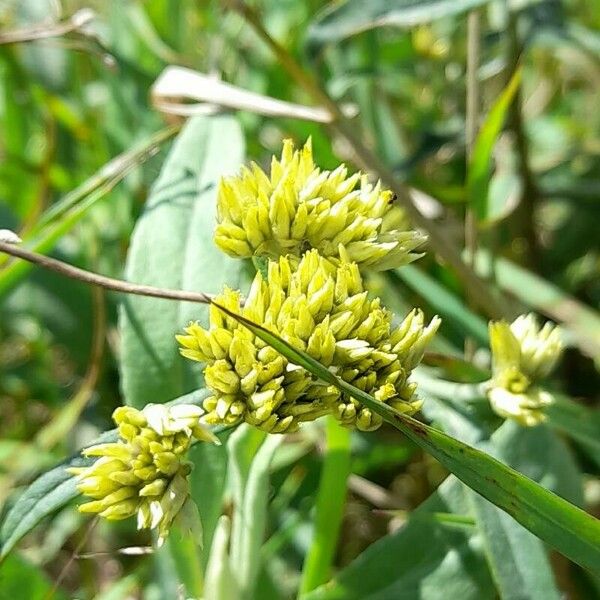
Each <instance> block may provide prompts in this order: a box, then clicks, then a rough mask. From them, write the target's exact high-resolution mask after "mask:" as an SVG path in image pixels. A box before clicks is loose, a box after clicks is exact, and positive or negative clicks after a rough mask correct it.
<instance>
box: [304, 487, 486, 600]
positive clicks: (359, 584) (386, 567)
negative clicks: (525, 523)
mask: <svg viewBox="0 0 600 600" xmlns="http://www.w3.org/2000/svg"><path fill="white" fill-rule="evenodd" d="M468 511H469V505H468V503H467V501H466V497H465V488H464V486H463V485H461V484H460V482H459V481H457V480H456V479H455V478H454V477H449V478H448V479H447V480H446V481H445V482H444V483H443V484H442V485H441V486H440V487H439V488H438V490H437V491H436V492H435V493H434V494H432V495H431V496H430V497H429V498H428V499H427V500H426V501H425V502H423V503H422V504H421V505H419V507H418V508H417V509H416V510H415V511H414V512H412V513H411V514H410V516H409V517H408V521H407V522H406V523H405V524H404V525H403V526H402V527H401V528H400V529H398V530H397V531H395V532H394V533H391V534H389V535H386V536H384V537H383V538H381V539H380V540H378V541H377V542H375V543H374V544H372V545H371V546H369V547H368V548H367V549H366V550H365V551H364V552H363V553H362V554H361V555H360V556H359V557H358V558H357V559H355V560H354V561H353V562H352V563H350V564H349V565H348V566H347V567H345V568H344V569H342V570H341V571H340V572H339V573H338V574H337V575H336V576H335V577H334V579H333V580H332V581H330V582H329V583H327V584H326V585H324V586H322V587H320V588H318V589H316V590H315V591H313V592H311V593H309V594H307V595H306V596H303V597H302V600H383V599H387V598H394V599H398V600H402V599H403V600H414V599H420V600H446V599H447V598H460V599H461V600H492V599H493V598H495V597H496V591H495V589H494V584H493V582H492V580H491V577H490V574H489V572H488V569H487V565H486V563H485V559H484V558H483V554H482V552H481V548H480V546H481V543H480V542H479V540H478V537H477V530H476V529H475V528H474V527H472V526H470V527H469V526H468V522H471V523H472V521H469V520H465V519H462V520H461V521H460V525H458V526H457V525H456V524H454V523H449V521H448V519H446V518H439V516H440V515H449V516H450V517H451V519H450V520H452V521H455V520H457V519H458V517H456V515H465V514H467V512H468ZM463 523H467V526H465V525H463Z"/></svg>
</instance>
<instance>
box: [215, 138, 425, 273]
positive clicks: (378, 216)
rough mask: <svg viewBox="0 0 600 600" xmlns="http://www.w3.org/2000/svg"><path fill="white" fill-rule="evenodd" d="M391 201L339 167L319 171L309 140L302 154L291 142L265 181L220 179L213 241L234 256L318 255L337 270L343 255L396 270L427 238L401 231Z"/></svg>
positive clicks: (248, 172)
mask: <svg viewBox="0 0 600 600" xmlns="http://www.w3.org/2000/svg"><path fill="white" fill-rule="evenodd" d="M393 199H394V195H393V193H392V192H391V191H389V190H384V189H382V187H381V184H380V183H377V184H375V185H371V184H370V183H369V182H368V180H367V177H366V176H365V175H363V174H361V173H355V174H354V175H348V170H347V169H346V167H345V166H344V165H340V166H339V167H338V168H337V169H335V170H334V171H321V169H319V168H318V167H317V166H316V165H315V163H314V161H313V155H312V146H311V141H310V139H309V140H308V142H306V144H305V145H304V147H303V148H302V149H301V150H294V146H293V143H292V141H291V140H286V141H285V142H284V144H283V153H282V155H281V159H280V160H277V159H276V158H275V157H273V160H272V162H271V172H270V174H269V175H267V174H266V173H265V172H264V171H263V170H262V169H261V168H260V167H259V166H258V165H256V164H254V163H253V164H252V165H251V167H250V168H246V167H244V168H242V170H241V172H240V174H239V175H238V176H236V177H228V178H224V179H222V180H221V183H220V185H219V193H218V199H217V208H218V225H217V228H216V230H215V242H216V244H217V246H219V248H221V249H222V250H223V251H224V252H226V253H227V254H229V255H231V256H234V257H240V258H245V257H250V256H264V257H268V258H271V259H277V258H278V257H279V256H285V255H287V256H288V257H293V256H295V257H300V256H301V255H302V254H303V253H304V252H305V251H307V250H310V249H313V248H314V249H317V250H318V251H319V253H320V254H321V256H323V257H325V258H327V259H329V260H332V261H333V262H335V263H336V264H337V263H339V262H340V260H341V253H342V252H343V251H345V253H346V256H347V257H348V258H349V259H350V260H352V261H354V262H356V263H357V264H358V265H359V266H360V267H363V266H368V267H370V268H372V269H375V270H385V269H392V268H395V267H399V266H401V265H405V264H407V263H410V262H412V261H413V260H416V259H417V258H420V257H421V256H422V254H417V253H415V250H416V249H417V248H419V247H420V246H422V245H423V243H424V242H425V240H426V237H425V236H424V235H423V234H421V233H419V232H417V231H412V230H410V229H407V227H406V223H405V219H404V216H403V213H402V211H401V210H400V209H399V208H398V207H396V206H393Z"/></svg>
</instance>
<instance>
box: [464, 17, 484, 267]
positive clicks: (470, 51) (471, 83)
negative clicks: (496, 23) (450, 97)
mask: <svg viewBox="0 0 600 600" xmlns="http://www.w3.org/2000/svg"><path fill="white" fill-rule="evenodd" d="M480 51H481V17H480V15H479V11H478V10H472V11H471V12H470V13H469V17H468V21H467V115H466V137H467V165H470V164H471V160H472V159H473V150H474V146H475V139H476V138H477V130H478V126H479V110H480V102H481V99H480V93H479V80H478V78H477V71H478V69H479V56H480ZM472 201H473V198H469V205H468V207H467V216H466V222H465V247H466V250H467V260H468V263H469V265H470V266H471V267H473V265H474V262H475V255H476V253H477V220H476V218H475V214H474V212H473V210H472V204H471V202H472Z"/></svg>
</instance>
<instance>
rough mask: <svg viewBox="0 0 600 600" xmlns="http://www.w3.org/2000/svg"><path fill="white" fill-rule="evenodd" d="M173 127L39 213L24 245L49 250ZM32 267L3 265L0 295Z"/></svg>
mask: <svg viewBox="0 0 600 600" xmlns="http://www.w3.org/2000/svg"><path fill="white" fill-rule="evenodd" d="M176 131H177V128H175V127H169V128H167V129H163V130H161V131H159V132H157V133H156V134H154V135H152V136H151V137H150V138H148V139H147V140H145V141H144V142H142V143H140V144H139V145H137V146H136V147H135V148H133V149H131V150H128V151H127V152H123V153H122V154H120V155H119V156H116V157H115V158H113V159H112V160H111V161H109V162H108V163H106V164H105V165H104V166H103V167H102V168H101V169H100V170H99V171H98V172H97V173H95V174H94V175H92V176H91V177H90V178H88V179H86V180H85V181H84V182H83V183H82V184H81V185H80V186H78V187H77V188H76V189H74V190H73V191H72V192H69V193H68V194H67V195H66V196H64V198H62V199H60V200H59V201H58V202H56V203H55V204H53V205H52V206H51V207H50V208H49V209H48V210H47V211H45V212H44V213H43V214H42V215H41V217H40V220H39V222H38V223H36V224H35V225H34V227H33V228H32V230H31V231H29V232H28V233H27V235H26V236H25V237H24V246H25V247H26V248H27V249H28V250H32V251H33V252H38V253H41V254H47V253H49V252H51V251H52V249H53V248H54V247H55V245H56V243H57V242H58V240H60V238H61V237H63V236H64V235H65V234H66V233H68V232H69V231H70V230H71V229H73V227H74V226H75V225H76V224H77V223H78V222H79V221H80V220H81V219H82V218H83V217H84V216H85V215H87V214H88V212H89V210H90V209H91V208H92V207H93V206H95V205H96V204H97V202H98V201H99V200H101V199H102V198H104V197H105V196H106V195H107V194H108V193H109V192H110V191H111V190H112V189H113V187H114V186H115V185H116V184H117V182H119V181H120V180H121V179H123V177H125V175H127V173H129V172H130V171H131V170H132V169H133V168H134V167H136V166H137V165H139V164H140V163H142V162H143V161H144V160H146V159H147V158H148V157H149V156H150V155H152V153H153V152H154V151H155V149H156V148H157V147H158V146H159V145H160V144H162V143H164V142H166V141H167V140H168V139H170V138H171V137H173V135H175V133H176ZM6 259H7V257H6V256H4V255H3V256H0V264H3V262H4V261H5V260H6ZM32 268H33V265H32V264H31V263H28V262H25V261H22V260H18V261H13V262H11V263H10V264H8V265H6V266H5V267H4V268H3V269H2V270H1V271H0V297H2V296H4V295H5V294H7V293H8V292H10V290H12V289H13V288H14V287H15V286H16V285H17V284H18V283H19V282H20V281H21V280H22V279H23V278H24V277H25V276H26V275H27V274H28V273H29V272H30V271H31V269H32Z"/></svg>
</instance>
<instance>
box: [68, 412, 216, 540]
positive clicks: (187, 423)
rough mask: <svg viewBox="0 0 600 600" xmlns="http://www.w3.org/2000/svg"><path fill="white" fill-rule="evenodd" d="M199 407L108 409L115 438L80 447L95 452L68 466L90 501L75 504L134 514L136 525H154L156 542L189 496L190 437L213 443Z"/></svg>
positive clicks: (114, 515) (114, 516)
mask: <svg viewBox="0 0 600 600" xmlns="http://www.w3.org/2000/svg"><path fill="white" fill-rule="evenodd" d="M202 414H203V410H202V409H201V408H200V407H198V406H194V405H191V404H180V405H176V406H172V407H168V406H165V405H163V404H149V405H147V406H146V407H144V408H143V409H142V410H141V411H140V410H136V409H135V408H132V407H127V406H122V407H119V408H117V409H116V410H115V411H114V413H113V420H114V421H115V423H116V424H117V427H118V432H119V438H120V439H119V441H117V442H112V443H106V444H98V445H96V446H91V447H90V448H86V449H85V450H84V451H83V455H84V456H87V457H98V459H97V460H96V461H95V462H94V463H93V464H92V465H90V466H89V467H82V468H71V469H68V471H69V472H70V473H71V474H73V475H77V479H78V483H77V489H78V490H79V492H81V493H82V494H84V495H85V496H89V497H90V498H92V501H90V502H86V503H85V504H81V505H80V506H79V511H80V512H83V513H97V514H99V515H100V516H101V517H105V518H106V519H109V520H120V519H126V518H128V517H132V516H134V515H137V520H138V528H139V529H142V528H146V529H157V530H158V545H159V546H160V545H162V543H163V542H164V540H165V538H166V537H167V535H168V533H169V529H170V527H171V524H172V523H173V520H174V519H175V517H177V516H178V514H179V513H180V511H181V510H182V508H183V506H184V504H185V503H186V501H187V499H188V497H189V483H188V480H187V476H188V475H189V473H190V471H191V464H190V463H188V462H186V460H185V455H186V453H187V451H188V449H189V448H190V446H191V444H192V441H193V440H200V441H205V442H212V443H217V444H218V443H219V441H218V439H217V438H216V437H215V436H214V435H213V434H212V433H211V432H210V431H209V430H208V429H207V428H205V427H204V426H203V425H201V424H200V416H201V415H202Z"/></svg>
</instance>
